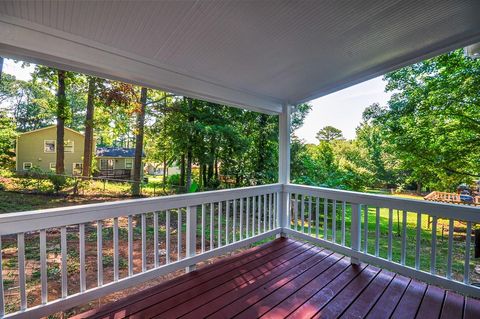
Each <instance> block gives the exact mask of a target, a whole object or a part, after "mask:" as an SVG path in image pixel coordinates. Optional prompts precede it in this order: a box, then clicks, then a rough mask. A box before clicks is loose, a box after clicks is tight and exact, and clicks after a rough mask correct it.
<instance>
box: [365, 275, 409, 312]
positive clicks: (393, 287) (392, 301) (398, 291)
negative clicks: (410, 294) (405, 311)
mask: <svg viewBox="0 0 480 319" xmlns="http://www.w3.org/2000/svg"><path fill="white" fill-rule="evenodd" d="M409 283H410V279H408V278H407V277H403V276H400V275H395V277H394V278H393V280H392V281H391V282H390V285H388V287H387V289H385V291H384V292H383V294H382V296H381V297H380V299H378V301H377V303H376V304H375V306H374V307H373V308H372V309H371V310H370V312H369V313H368V315H367V318H369V319H372V318H378V319H383V318H388V317H390V316H391V314H392V312H393V311H394V310H395V307H396V306H397V304H398V302H399V301H400V299H401V298H402V296H403V293H404V292H405V290H406V289H407V287H408V284H409Z"/></svg>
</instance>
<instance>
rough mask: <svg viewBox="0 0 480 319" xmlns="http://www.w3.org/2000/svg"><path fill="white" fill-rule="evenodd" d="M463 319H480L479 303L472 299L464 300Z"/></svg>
mask: <svg viewBox="0 0 480 319" xmlns="http://www.w3.org/2000/svg"><path fill="white" fill-rule="evenodd" d="M463 318H464V319H478V318H480V301H479V300H476V299H472V298H468V297H467V298H465V312H464V314H463Z"/></svg>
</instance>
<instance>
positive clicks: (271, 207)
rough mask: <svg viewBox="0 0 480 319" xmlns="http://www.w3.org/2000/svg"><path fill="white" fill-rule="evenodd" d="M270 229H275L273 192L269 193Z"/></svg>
mask: <svg viewBox="0 0 480 319" xmlns="http://www.w3.org/2000/svg"><path fill="white" fill-rule="evenodd" d="M268 226H269V227H268V229H269V230H272V229H273V193H270V194H268Z"/></svg>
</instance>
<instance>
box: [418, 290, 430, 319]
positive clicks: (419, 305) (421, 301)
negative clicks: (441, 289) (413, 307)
mask: <svg viewBox="0 0 480 319" xmlns="http://www.w3.org/2000/svg"><path fill="white" fill-rule="evenodd" d="M428 287H430V285H427V287H426V288H425V291H424V292H423V295H422V300H420V303H419V304H418V308H417V311H415V316H414V318H417V315H418V312H419V311H420V308H421V307H422V303H423V300H424V299H425V296H426V295H427V291H428Z"/></svg>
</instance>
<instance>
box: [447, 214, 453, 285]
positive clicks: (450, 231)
mask: <svg viewBox="0 0 480 319" xmlns="http://www.w3.org/2000/svg"><path fill="white" fill-rule="evenodd" d="M453 227H454V224H453V219H452V218H450V221H449V223H448V256H447V279H452V253H453V252H452V250H453Z"/></svg>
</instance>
